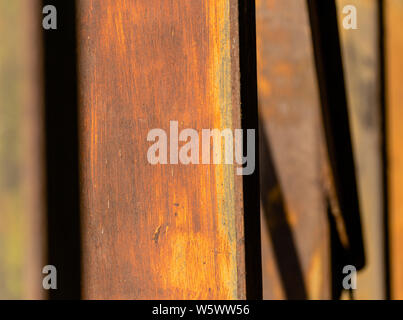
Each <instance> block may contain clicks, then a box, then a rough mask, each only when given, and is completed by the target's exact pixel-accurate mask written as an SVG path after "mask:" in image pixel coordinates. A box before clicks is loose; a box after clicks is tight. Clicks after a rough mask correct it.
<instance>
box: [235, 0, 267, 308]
mask: <svg viewBox="0 0 403 320" xmlns="http://www.w3.org/2000/svg"><path fill="white" fill-rule="evenodd" d="M238 12H239V56H240V57H239V59H240V73H241V81H240V82H241V92H240V93H241V114H242V128H243V129H244V131H245V130H246V129H254V130H255V135H256V144H255V150H256V153H255V159H256V163H255V171H254V173H253V174H251V175H245V176H243V197H244V200H243V201H244V230H245V268H246V270H245V271H246V298H247V299H253V300H255V299H259V300H260V299H262V291H263V289H262V258H261V243H260V241H261V240H260V196H259V192H260V190H259V148H258V147H259V130H258V113H257V71H256V21H255V2H254V1H250V0H239V6H238ZM243 136H244V146H246V145H247V141H246V138H247V135H246V132H245V133H244V135H243Z"/></svg>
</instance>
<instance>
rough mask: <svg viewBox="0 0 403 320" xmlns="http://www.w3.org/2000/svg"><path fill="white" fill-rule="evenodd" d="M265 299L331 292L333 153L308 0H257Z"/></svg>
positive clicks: (325, 295) (323, 295)
mask: <svg viewBox="0 0 403 320" xmlns="http://www.w3.org/2000/svg"><path fill="white" fill-rule="evenodd" d="M256 19H257V52H258V92H259V115H260V118H261V124H262V130H261V131H262V132H261V135H262V138H261V140H262V141H261V161H260V162H261V189H262V200H261V201H262V219H263V220H262V221H263V223H262V255H263V285H264V291H263V292H264V298H265V299H273V298H276V299H282V298H293V299H308V298H310V299H328V298H330V279H331V276H330V244H329V232H328V221H327V209H326V199H325V198H326V187H325V186H326V184H327V183H328V182H326V181H327V175H326V174H325V171H326V170H325V165H326V157H325V155H324V150H325V145H324V137H323V130H322V127H321V124H320V122H321V117H320V101H319V91H318V86H317V80H316V71H315V64H314V54H313V49H312V41H311V34H310V24H309V17H308V11H307V6H306V1H305V0H274V1H268V0H259V1H257V18H256Z"/></svg>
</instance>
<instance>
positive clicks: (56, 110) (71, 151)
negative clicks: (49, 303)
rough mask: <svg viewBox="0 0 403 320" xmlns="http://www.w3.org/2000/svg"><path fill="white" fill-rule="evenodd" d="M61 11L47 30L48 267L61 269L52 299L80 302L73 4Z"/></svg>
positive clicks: (66, 4)
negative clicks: (53, 26) (54, 23)
mask: <svg viewBox="0 0 403 320" xmlns="http://www.w3.org/2000/svg"><path fill="white" fill-rule="evenodd" d="M49 4H54V5H56V8H57V13H58V14H57V17H58V21H57V30H43V41H44V42H43V48H44V50H43V59H44V60H43V66H44V82H45V85H44V87H45V92H44V97H45V134H46V137H45V144H46V184H47V187H46V188H47V189H46V191H47V200H46V201H47V223H48V226H47V231H48V259H47V263H48V264H51V265H54V266H55V267H56V269H57V290H49V298H50V299H79V298H80V291H81V288H80V282H81V254H80V242H81V241H80V212H79V209H80V205H79V204H80V201H79V167H78V129H77V115H78V110H77V108H78V106H77V58H76V53H77V50H76V16H75V1H53V2H52V1H49V0H46V1H43V3H42V5H43V6H45V5H49Z"/></svg>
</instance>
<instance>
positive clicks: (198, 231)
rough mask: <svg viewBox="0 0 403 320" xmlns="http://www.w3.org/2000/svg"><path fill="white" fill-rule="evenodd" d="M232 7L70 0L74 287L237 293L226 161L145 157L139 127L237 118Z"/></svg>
mask: <svg viewBox="0 0 403 320" xmlns="http://www.w3.org/2000/svg"><path fill="white" fill-rule="evenodd" d="M237 11H238V1H235V0H218V1H217V0H209V1H191V2H190V1H180V2H178V1H170V0H162V1H161V0H150V1H123V0H118V1H116V0H114V1H112V0H105V1H102V2H100V1H97V0H79V1H78V12H79V16H78V35H79V36H78V37H79V38H78V43H79V56H78V57H79V92H80V96H79V100H80V101H79V108H80V126H79V128H80V138H81V141H82V145H81V149H80V156H81V183H82V188H81V197H82V208H81V210H82V237H83V248H82V251H83V261H82V265H83V276H82V279H83V281H82V285H83V289H82V290H83V297H84V298H93V299H98V298H130V299H170V298H174V299H236V298H245V297H246V285H247V284H246V277H245V259H244V256H245V252H244V251H245V250H244V241H243V239H244V222H243V217H244V212H243V190H242V182H243V181H242V177H241V176H238V175H236V174H235V166H234V165H183V164H177V165H175V164H167V165H151V164H149V163H148V161H147V150H148V147H149V146H150V145H151V144H152V143H150V142H147V134H148V132H149V130H151V129H153V128H161V129H164V130H165V131H166V132H169V121H170V120H171V121H178V123H179V130H181V129H185V128H193V129H196V130H197V131H198V132H201V129H203V128H211V129H213V128H217V129H224V128H231V129H234V128H240V126H241V117H240V74H239V39H238V20H237V17H238V12H237ZM241 14H244V13H243V12H242V13H241ZM249 214H253V213H249ZM255 214H256V213H255ZM256 236H259V235H258V234H257V235H256ZM257 271H258V270H257ZM257 274H258V272H257Z"/></svg>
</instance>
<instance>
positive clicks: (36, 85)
mask: <svg viewBox="0 0 403 320" xmlns="http://www.w3.org/2000/svg"><path fill="white" fill-rule="evenodd" d="M38 19H40V15H39V10H38V2H37V1H35V0H16V1H13V2H9V1H6V0H0V39H1V40H0V41H1V48H0V128H1V129H0V299H24V298H35V299H38V298H41V297H43V290H42V273H41V271H42V266H43V262H44V253H45V251H44V247H45V246H44V239H45V232H44V231H45V228H44V207H43V206H44V201H43V194H42V188H43V180H44V179H43V176H42V173H43V164H42V151H43V143H42V142H43V141H42V108H41V107H42V104H41V76H40V75H41V73H40V65H39V61H40V59H39V53H40V52H39V47H40V46H39V45H38V44H39V43H40V41H39V38H40V29H39V25H38V23H37V21H38ZM17 20H18V23H15V22H16V21H17ZM10 30H11V31H10Z"/></svg>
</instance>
